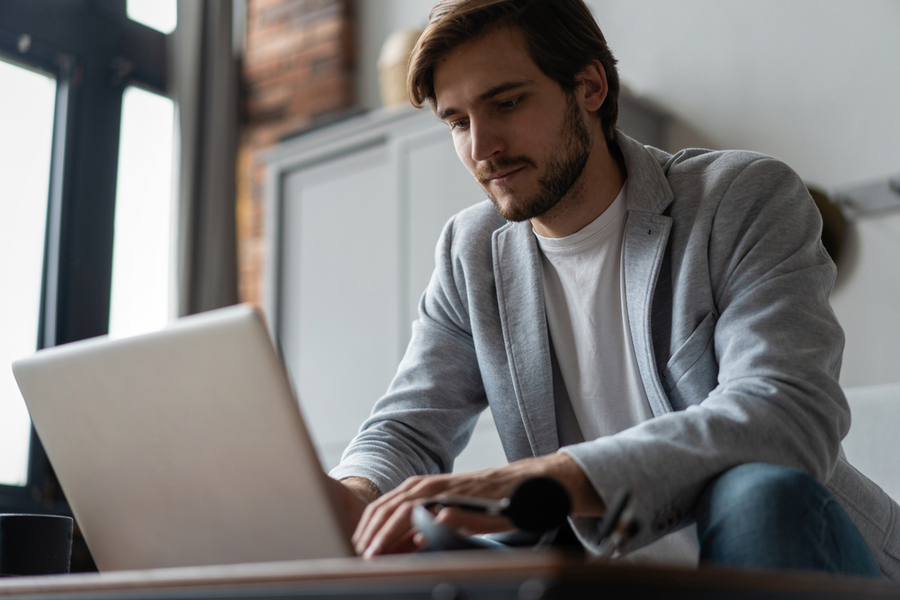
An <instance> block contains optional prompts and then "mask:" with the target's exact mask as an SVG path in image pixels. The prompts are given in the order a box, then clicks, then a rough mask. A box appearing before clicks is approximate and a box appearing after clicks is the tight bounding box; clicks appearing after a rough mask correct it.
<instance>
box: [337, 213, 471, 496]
mask: <svg viewBox="0 0 900 600" xmlns="http://www.w3.org/2000/svg"><path fill="white" fill-rule="evenodd" d="M458 235H459V230H458V218H456V217H454V218H453V219H451V220H450V221H449V222H448V223H447V225H446V226H445V227H444V230H443V232H442V234H441V238H440V240H439V242H438V245H437V249H436V255H435V260H436V268H435V271H434V273H433V275H432V278H431V281H430V283H429V285H428V287H427V289H426V291H425V293H424V294H423V296H422V299H421V301H420V303H419V318H418V319H417V320H416V321H415V322H414V323H413V326H412V338H411V340H410V343H409V346H408V347H407V350H406V354H405V355H404V357H403V360H402V361H401V362H400V365H399V367H398V370H397V374H396V375H395V377H394V379H393V381H392V382H391V384H390V387H389V388H388V391H387V393H386V394H385V395H384V396H383V397H382V398H381V399H380V400H378V402H377V403H376V404H375V406H374V408H373V410H372V415H371V416H370V417H369V419H368V420H366V421H365V423H363V425H362V427H361V428H360V431H359V434H358V435H357V436H356V437H355V438H354V439H353V441H352V442H351V443H350V445H349V446H348V447H347V449H346V450H345V451H344V454H343V456H342V458H341V463H340V465H338V466H337V467H336V468H335V469H333V470H332V471H331V473H330V475H331V476H332V477H335V478H338V479H340V478H344V477H350V476H359V477H366V478H368V479H369V480H371V481H372V482H374V483H375V484H376V485H377V486H378V488H379V489H381V490H382V491H383V492H386V491H388V490H390V489H393V488H394V487H396V486H397V485H399V484H400V483H401V482H402V481H403V480H404V479H406V478H407V477H410V476H412V475H425V474H434V473H441V472H450V471H452V469H453V460H454V458H455V457H456V456H458V455H459V453H460V452H462V450H463V448H464V447H465V446H466V444H467V443H468V441H469V438H470V437H471V435H472V430H473V429H474V427H475V423H476V421H477V419H478V416H479V414H480V413H481V412H482V411H483V410H484V408H485V407H487V399H486V394H485V391H484V386H483V384H482V379H481V373H480V370H479V367H478V361H477V357H476V353H475V347H474V343H473V338H472V332H471V325H470V322H469V316H468V304H467V297H466V295H467V290H466V286H465V281H464V280H465V278H464V277H463V276H461V274H460V273H459V272H458V271H459V270H460V269H462V268H463V267H462V265H461V264H460V261H459V260H458V257H456V255H455V250H454V247H455V244H457V243H459V242H458V240H457V237H458Z"/></svg>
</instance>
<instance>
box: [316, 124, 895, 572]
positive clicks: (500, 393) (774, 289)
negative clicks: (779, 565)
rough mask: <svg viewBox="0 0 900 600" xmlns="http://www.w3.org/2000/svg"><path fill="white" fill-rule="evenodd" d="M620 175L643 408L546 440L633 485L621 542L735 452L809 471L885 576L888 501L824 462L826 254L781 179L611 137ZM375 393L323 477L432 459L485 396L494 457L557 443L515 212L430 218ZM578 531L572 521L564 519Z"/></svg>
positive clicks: (604, 480)
mask: <svg viewBox="0 0 900 600" xmlns="http://www.w3.org/2000/svg"><path fill="white" fill-rule="evenodd" d="M617 141H618V143H619V147H620V148H621V150H622V153H623V155H624V157H625V166H626V170H627V173H628V181H629V184H628V196H627V207H628V220H627V224H626V233H625V246H624V270H625V290H626V300H627V307H628V316H629V320H630V326H631V334H632V337H633V341H634V350H635V354H636V357H637V362H638V365H639V369H640V372H641V378H642V380H643V383H644V387H645V389H646V392H647V397H648V399H649V401H650V406H651V408H652V410H653V414H654V418H653V419H650V420H649V421H646V422H644V423H641V424H639V425H637V426H635V427H632V428H630V429H628V430H625V431H623V432H621V433H618V434H616V435H612V436H607V437H603V438H600V439H597V440H592V441H588V442H585V443H583V444H578V445H574V446H569V447H567V448H566V449H565V451H566V452H567V453H569V454H570V455H571V456H572V457H573V458H575V460H576V461H577V462H578V463H579V464H580V465H581V466H582V467H583V468H584V470H585V472H586V473H587V475H588V477H589V478H590V479H591V481H592V482H593V484H594V486H595V487H596V488H597V490H598V491H599V492H600V494H601V495H602V496H604V497H607V498H608V497H609V495H610V494H611V493H612V492H613V491H615V490H616V489H618V488H620V487H627V488H629V489H631V490H632V491H633V492H634V493H635V499H636V504H635V514H636V517H637V518H638V519H639V520H640V522H641V523H642V524H643V527H642V529H641V533H640V534H639V537H638V539H636V540H635V541H634V542H633V543H632V544H631V546H630V547H632V548H635V547H638V546H641V545H644V544H647V543H650V542H652V541H654V540H655V539H657V538H659V537H660V536H662V535H665V534H666V533H668V532H670V531H672V530H673V529H676V528H678V527H681V526H683V525H684V524H685V523H686V522H688V521H690V518H691V516H692V511H693V507H694V506H695V504H696V501H697V498H698V496H699V494H700V492H701V491H702V490H703V488H704V486H706V484H707V483H708V482H709V481H710V480H711V479H712V478H713V477H715V476H716V475H717V474H720V473H722V472H723V471H725V470H726V469H728V468H730V467H732V466H735V465H738V464H742V463H747V462H768V463H776V464H783V465H787V466H791V467H796V468H799V469H801V470H803V471H806V472H808V473H810V474H811V475H813V476H814V477H816V478H817V479H818V480H820V481H824V482H827V484H828V486H829V487H830V489H831V490H832V491H833V492H834V493H835V494H836V496H837V498H838V499H839V501H840V502H841V504H842V505H843V506H844V508H845V509H846V510H847V511H848V513H849V514H850V516H851V518H852V519H853V521H854V522H855V523H856V525H857V527H859V528H860V530H861V532H862V533H863V535H864V536H865V538H866V539H867V541H868V542H869V545H870V546H871V547H872V549H873V551H874V552H875V555H876V559H877V560H878V562H879V564H880V565H881V568H882V570H883V571H884V572H885V574H886V575H888V576H889V577H891V578H892V579H900V523H898V520H900V507H898V506H897V504H896V503H895V502H893V501H892V500H891V499H890V498H889V497H888V496H887V495H886V494H885V493H884V492H883V491H882V490H881V489H880V488H878V487H877V486H876V485H875V484H874V483H872V482H871V481H869V480H868V479H866V478H865V477H864V476H863V475H861V474H860V473H859V472H858V471H856V470H855V469H853V467H851V466H850V465H849V464H847V462H846V461H845V460H844V458H843V456H842V453H841V449H840V440H841V439H842V438H843V436H844V435H845V434H846V432H847V430H848V429H849V427H850V413H849V409H848V406H847V403H846V400H845V398H844V395H843V392H842V391H841V388H840V386H839V385H838V381H837V377H838V373H839V370H840V363H841V354H842V350H843V333H842V331H841V328H840V326H839V325H838V323H837V321H836V319H835V316H834V314H833V312H832V310H831V306H830V304H829V302H828V296H829V293H830V291H831V287H832V285H833V281H834V265H833V264H832V262H831V261H830V259H829V258H828V256H827V254H826V253H825V250H824V249H823V247H822V244H821V242H820V230H821V220H820V217H819V214H818V212H817V210H816V208H815V205H814V204H813V202H812V200H811V199H810V197H809V194H808V193H807V192H806V189H805V187H804V185H803V183H802V182H801V181H800V179H799V178H798V177H797V175H796V174H795V173H794V172H793V171H791V170H790V169H789V168H788V167H787V166H785V165H784V164H782V163H780V162H778V161H777V160H775V159H772V158H769V157H766V156H762V155H759V154H754V153H750V152H710V151H706V150H685V151H682V152H679V153H678V154H676V155H669V154H666V153H663V152H661V151H659V150H656V149H654V148H650V147H645V146H642V145H640V144H639V143H637V142H635V141H634V140H632V139H630V138H628V137H626V136H624V135H622V134H619V135H618V138H617ZM436 264H437V266H436V269H435V271H434V274H433V276H432V278H431V282H430V284H429V286H428V288H427V289H426V291H425V294H424V295H423V297H422V300H421V303H420V307H419V319H418V320H417V321H416V322H415V323H414V324H413V335H412V339H411V341H410V344H409V348H408V349H407V352H406V355H405V356H404V358H403V360H402V362H401V363H400V366H399V369H398V372H397V375H396V377H395V378H394V380H393V382H392V383H391V386H390V388H389V389H388V392H387V394H386V395H385V396H384V397H383V398H381V399H380V400H379V401H378V402H377V404H376V405H375V407H374V409H373V413H372V416H371V417H370V418H369V419H368V420H367V421H366V422H365V423H364V424H363V426H362V429H361V431H360V433H359V435H358V436H357V437H356V438H355V439H354V440H353V442H352V443H351V445H350V446H349V447H348V448H347V450H346V451H345V453H344V456H343V459H342V462H341V465H340V466H339V467H337V468H336V469H335V470H334V471H332V475H333V476H335V477H347V476H350V475H358V476H362V477H367V478H369V479H370V480H372V481H373V482H374V483H375V484H376V485H378V487H379V488H380V489H382V490H388V489H391V488H393V487H395V486H396V485H398V484H399V483H400V482H401V481H402V480H403V479H405V478H406V477H408V476H410V475H414V474H424V473H437V472H446V471H450V470H451V469H452V467H453V459H454V457H455V456H457V455H458V454H459V452H460V451H461V450H462V448H463V447H464V446H465V445H466V443H467V441H468V439H469V437H470V435H471V432H472V428H473V427H474V424H475V421H476V419H477V417H478V414H479V413H480V412H481V411H482V410H483V409H484V408H485V407H486V406H488V405H490V407H491V410H492V412H493V415H494V421H495V423H496V425H497V429H498V431H499V434H500V438H501V441H502V444H503V448H504V450H505V452H506V456H507V458H508V459H509V460H510V461H513V460H518V459H522V458H528V457H533V456H541V455H545V454H548V453H551V452H556V451H557V450H558V449H559V443H558V440H557V427H556V417H555V409H554V400H553V382H552V366H551V356H550V352H551V350H550V342H549V334H548V330H547V323H546V317H545V312H544V303H543V302H544V300H543V292H542V283H541V271H540V259H539V254H538V248H537V244H536V241H535V239H534V235H533V233H532V231H531V226H530V224H528V223H527V222H525V223H508V222H506V221H505V220H504V219H503V218H502V217H500V216H499V215H498V214H497V212H496V211H495V210H494V207H493V206H492V205H491V203H490V202H488V201H485V202H483V203H480V204H477V205H475V206H473V207H472V208H469V209H467V210H465V211H463V212H461V213H459V214H458V215H456V216H455V217H454V218H452V219H451V220H450V222H449V223H447V225H446V227H445V228H444V231H443V233H442V235H441V238H440V241H439V242H438V246H437V250H436ZM578 529H579V531H580V533H581V534H583V535H587V534H588V532H589V530H590V524H589V523H585V521H584V520H579V523H578Z"/></svg>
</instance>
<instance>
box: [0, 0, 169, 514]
mask: <svg viewBox="0 0 900 600" xmlns="http://www.w3.org/2000/svg"><path fill="white" fill-rule="evenodd" d="M169 39H170V35H167V34H163V33H161V32H159V31H156V30H155V29H152V28H150V27H147V26H145V25H142V24H140V23H137V22H135V21H131V20H130V19H129V18H128V16H127V10H126V0H3V1H2V2H0V59H2V60H4V61H6V62H11V63H13V64H16V65H18V66H22V67H24V68H28V69H32V70H36V71H39V72H43V73H46V74H49V75H51V76H53V77H55V78H56V82H57V91H56V104H55V109H54V123H53V142H52V148H51V160H50V173H49V178H50V182H49V197H48V210H47V229H46V238H45V240H46V241H45V247H44V267H43V277H42V289H41V306H40V317H39V326H38V339H37V349H41V348H47V347H51V346H56V345H59V344H65V343H68V342H74V341H78V340H82V339H86V338H90V337H95V336H98V335H104V334H106V333H107V332H108V329H109V303H110V289H111V281H112V259H113V256H112V255H113V229H114V223H115V203H116V180H117V173H118V158H119V132H120V125H121V115H122V95H123V93H124V91H125V89H126V88H127V87H128V86H131V85H135V86H138V87H141V88H143V89H146V90H148V91H151V92H155V93H158V94H161V95H164V96H169V97H171V94H170V93H169V91H168V85H167V83H168V80H169V75H168V64H169V52H170V50H169V48H170V46H171V44H170V42H169ZM0 512H32V513H55V514H71V512H70V510H69V507H68V504H67V503H66V502H65V497H64V495H63V493H62V491H61V490H60V489H59V484H58V483H57V481H56V477H55V475H54V474H53V470H52V468H51V466H50V463H49V461H48V460H47V456H46V454H45V453H44V450H43V447H42V446H41V444H40V440H39V439H38V438H37V435H36V434H35V432H34V428H32V432H31V450H30V456H29V466H28V479H27V482H26V484H25V486H11V485H0Z"/></svg>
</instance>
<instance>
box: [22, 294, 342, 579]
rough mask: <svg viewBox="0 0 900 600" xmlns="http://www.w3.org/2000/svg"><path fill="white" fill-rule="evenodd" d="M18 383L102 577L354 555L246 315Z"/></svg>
mask: <svg viewBox="0 0 900 600" xmlns="http://www.w3.org/2000/svg"><path fill="white" fill-rule="evenodd" d="M13 371H14V373H15V377H16V380H17V382H18V384H19V388H20V389H21V391H22V395H23V396H24V398H25V403H26V404H27V406H28V410H29V412H30V413H31V418H32V421H33V423H34V427H35V429H36V431H37V434H38V436H39V437H40V439H41V442H42V443H43V445H44V448H45V449H46V452H47V456H48V457H49V459H50V462H51V464H52V465H53V469H54V470H55V471H56V475H57V476H58V478H59V481H60V484H61V485H62V488H63V491H64V492H65V494H66V498H67V499H68V501H69V505H70V506H71V508H72V512H73V513H74V515H75V519H76V520H77V522H78V524H79V526H80V528H81V530H82V533H83V535H84V538H85V541H86V542H87V545H88V548H89V549H90V551H91V554H92V555H93V557H94V560H95V562H96V564H97V566H98V568H99V569H100V570H101V571H111V570H119V569H148V568H161V567H179V566H196V565H210V564H233V563H248V562H262V561H278V560H293V559H309V558H332V557H344V556H352V555H353V551H352V546H351V544H350V532H349V531H348V530H347V528H346V525H345V523H344V521H343V519H342V515H341V513H340V511H339V507H340V504H339V503H338V501H337V498H336V496H333V490H332V489H331V487H330V486H329V485H328V481H327V479H326V477H327V476H326V475H325V473H324V471H323V470H322V467H321V465H320V462H319V459H318V457H317V455H316V451H315V448H314V447H313V444H312V441H311V440H310V436H309V432H308V431H307V429H306V427H305V425H304V422H303V418H302V416H301V412H300V407H299V404H298V403H297V400H296V398H295V396H294V394H293V392H292V388H291V385H290V380H289V377H288V374H287V371H286V369H285V367H284V364H283V363H282V361H281V359H280V357H279V355H278V353H277V352H276V351H275V349H274V347H273V346H272V343H271V341H270V338H269V335H268V332H267V329H266V326H265V324H264V322H263V319H262V318H261V316H260V314H259V313H258V312H257V311H256V310H255V309H253V308H252V307H249V306H247V305H240V306H234V307H229V308H225V309H220V310H215V311H210V312H207V313H202V314H199V315H195V316H191V317H186V318H183V319H179V320H178V321H176V322H175V323H174V324H173V325H171V326H170V327H168V328H166V329H164V330H161V331H157V332H154V333H149V334H145V335H140V336H135V337H130V338H124V339H109V338H106V337H101V338H94V339H90V340H85V341H82V342H76V343H72V344H66V345H63V346H57V347H54V348H50V349H46V350H41V351H39V352H37V353H36V354H35V355H34V356H32V357H29V358H26V359H23V360H20V361H17V362H15V363H14V364H13Z"/></svg>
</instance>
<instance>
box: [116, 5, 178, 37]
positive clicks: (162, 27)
mask: <svg viewBox="0 0 900 600" xmlns="http://www.w3.org/2000/svg"><path fill="white" fill-rule="evenodd" d="M126 10H127V11H128V18H129V19H131V20H132V21H137V22H138V23H141V24H143V25H146V26H147V27H152V28H153V29H155V30H157V31H160V32H162V33H172V32H173V31H175V26H176V25H177V24H178V10H177V6H176V0H128V7H127V9H126Z"/></svg>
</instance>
